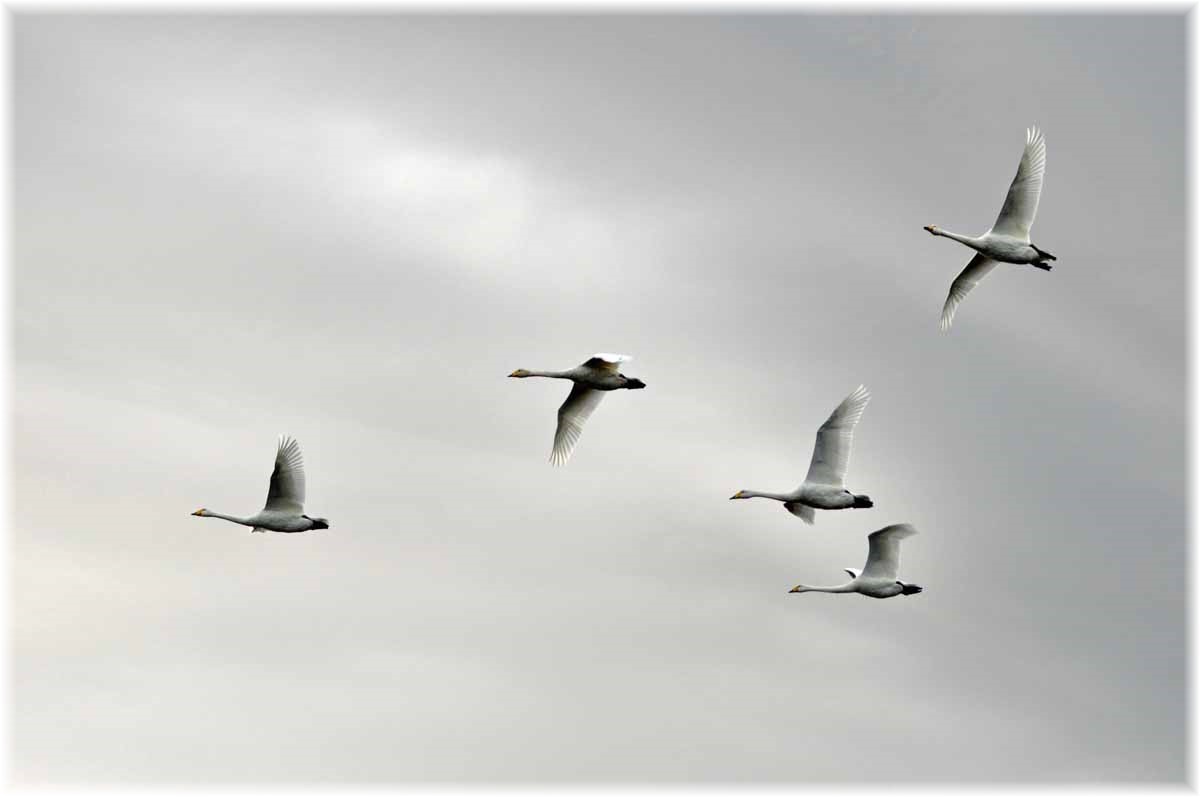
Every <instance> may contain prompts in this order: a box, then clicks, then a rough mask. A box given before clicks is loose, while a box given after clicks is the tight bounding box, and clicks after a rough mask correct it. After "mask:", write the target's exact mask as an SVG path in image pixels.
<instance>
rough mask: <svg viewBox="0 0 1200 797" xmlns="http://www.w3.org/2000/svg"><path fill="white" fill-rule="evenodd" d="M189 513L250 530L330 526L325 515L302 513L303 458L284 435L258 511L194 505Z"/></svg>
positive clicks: (287, 530) (289, 530)
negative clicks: (243, 514) (239, 511)
mask: <svg viewBox="0 0 1200 797" xmlns="http://www.w3.org/2000/svg"><path fill="white" fill-rule="evenodd" d="M192 514H193V515H196V516H197V517H215V518H220V519H221V520H228V521H230V522H231V523H240V524H241V525H243V526H250V527H251V528H250V531H251V532H255V531H263V532H266V531H278V532H282V533H284V534H295V533H297V532H301V531H311V530H312V529H327V528H329V521H328V520H326V519H325V518H313V517H309V516H308V515H306V514H304V458H303V457H302V456H301V454H300V444H299V443H297V442H296V441H295V440H294V439H292V438H290V437H287V436H285V435H280V437H279V446H278V448H277V449H276V451H275V469H274V470H273V471H272V472H271V482H270V485H269V486H268V488H267V503H266V506H264V507H263V509H262V511H261V512H259V513H258V514H257V515H252V516H250V517H244V518H243V517H237V516H236V515H224V514H221V513H220V512H210V511H208V510H207V509H197V510H196V511H195V512H193V513H192Z"/></svg>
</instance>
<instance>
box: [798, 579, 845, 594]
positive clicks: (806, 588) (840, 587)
mask: <svg viewBox="0 0 1200 797" xmlns="http://www.w3.org/2000/svg"><path fill="white" fill-rule="evenodd" d="M853 583H854V582H853V581H851V582H850V583H849V584H838V585H837V586H836V587H810V586H808V585H807V584H800V585H798V586H797V587H796V588H795V589H793V590H792V592H854V591H855V590H854V587H853V586H852V585H853Z"/></svg>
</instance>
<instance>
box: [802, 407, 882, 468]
mask: <svg viewBox="0 0 1200 797" xmlns="http://www.w3.org/2000/svg"><path fill="white" fill-rule="evenodd" d="M870 400H871V394H870V393H868V392H867V389H866V388H865V387H863V386H862V385H859V386H858V389H857V390H855V391H854V392H853V393H851V394H850V395H849V396H846V398H845V400H844V401H842V403H841V404H839V405H838V407H837V409H836V410H834V411H833V414H832V415H830V416H829V420H827V421H825V423H823V424H821V428H820V429H818V430H817V444H816V446H815V447H814V448H813V455H812V462H811V463H810V464H809V466H808V477H807V479H806V480H807V481H810V482H818V483H820V484H831V485H835V486H837V487H841V488H842V489H845V484H844V482H845V480H846V468H848V467H849V466H850V446H851V444H852V443H853V442H854V427H855V426H857V425H858V421H859V419H860V418H862V414H863V410H865V409H866V408H867V402H868V401H870Z"/></svg>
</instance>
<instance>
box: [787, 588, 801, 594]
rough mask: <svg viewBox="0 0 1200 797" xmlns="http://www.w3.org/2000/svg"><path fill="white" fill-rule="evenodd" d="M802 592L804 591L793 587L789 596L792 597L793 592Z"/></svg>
mask: <svg viewBox="0 0 1200 797" xmlns="http://www.w3.org/2000/svg"><path fill="white" fill-rule="evenodd" d="M802 591H803V590H801V589H800V588H799V587H792V588H791V589H789V590H788V594H789V595H791V594H792V593H793V592H802Z"/></svg>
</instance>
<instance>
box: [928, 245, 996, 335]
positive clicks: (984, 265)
mask: <svg viewBox="0 0 1200 797" xmlns="http://www.w3.org/2000/svg"><path fill="white" fill-rule="evenodd" d="M998 264H999V263H998V261H996V260H992V259H990V258H987V257H984V256H983V255H981V254H980V255H975V257H973V258H971V262H970V263H967V267H966V268H964V269H963V270H962V273H960V274H959V275H958V276H957V277H955V278H954V282H952V283H950V293H949V294H948V295H947V296H946V303H945V304H944V305H942V323H941V326H942V331H943V332H945V331H946V330H947V329H949V328H950V325H951V324H952V323H954V314H955V313H956V312H957V311H958V306H959V305H960V304H962V300H963V299H965V298H967V294H968V293H970V292H971V291H972V290H973V289H974V288H975V286H976V285H978V284H979V281H980V280H981V279H983V278H984V277H986V276H987V275H988V274H989V273H991V270H992V269H994V268H995V267H996V266H997V265H998Z"/></svg>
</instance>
